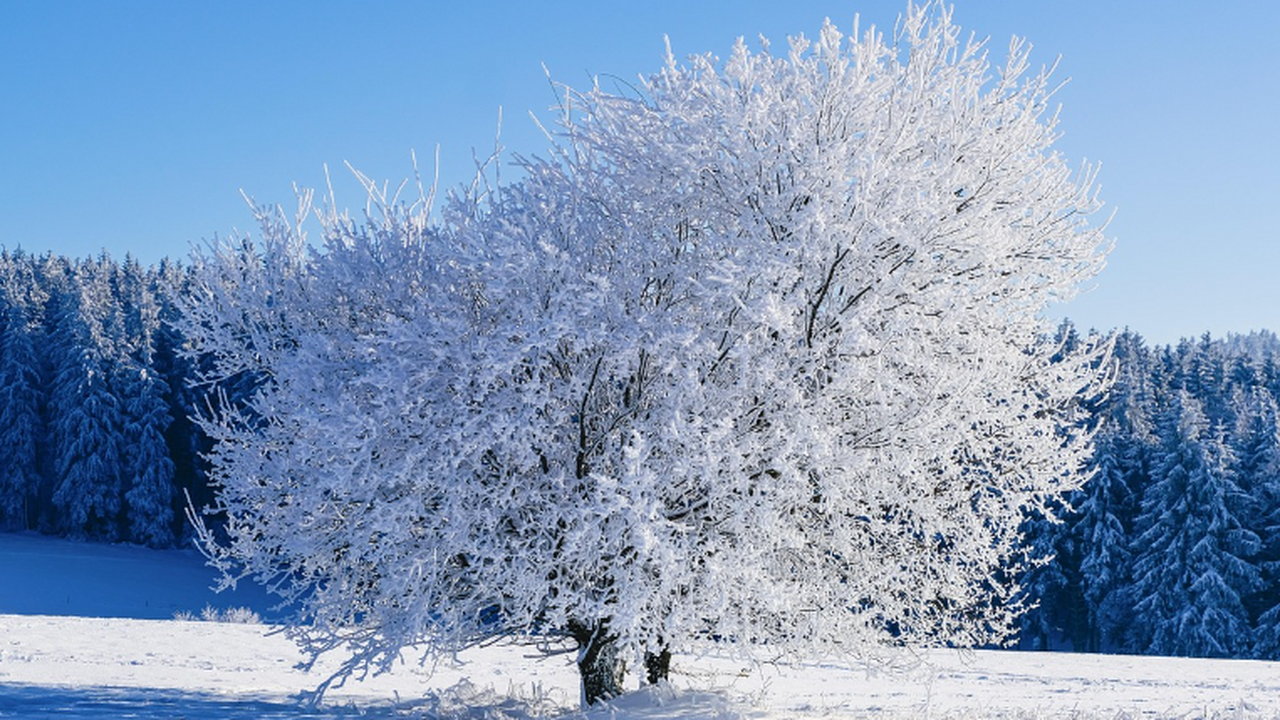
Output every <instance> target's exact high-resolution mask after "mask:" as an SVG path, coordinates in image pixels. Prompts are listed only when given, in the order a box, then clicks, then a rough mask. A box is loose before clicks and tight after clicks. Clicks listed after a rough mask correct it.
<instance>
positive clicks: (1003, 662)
mask: <svg viewBox="0 0 1280 720" xmlns="http://www.w3.org/2000/svg"><path fill="white" fill-rule="evenodd" d="M86 557H89V558H97V560H96V561H95V562H94V563H92V566H93V567H97V568H98V569H99V571H98V572H83V570H84V566H79V567H80V570H81V571H82V572H79V573H78V574H77V575H75V576H72V577H68V576H66V572H67V570H68V568H72V567H77V563H79V562H81V561H82V560H83V559H84V558H86ZM104 558H114V562H113V563H108V562H106V560H105V559H104ZM192 562H193V558H192V557H191V556H190V555H188V554H187V553H183V552H171V553H165V552H155V551H147V550H141V549H137V548H110V547H101V546H93V545H83V544H77V543H68V542H65V541H56V540H47V539H43V538H36V537H34V536H25V535H19V536H15V535H0V572H3V575H0V577H3V578H4V580H3V584H0V718H38V717H53V716H56V717H59V718H73V719H74V718H85V719H88V720H100V719H103V718H118V717H126V716H127V717H135V718H144V719H158V718H177V717H181V718H186V719H187V720H206V719H209V720H212V719H215V718H217V719H221V718H313V717H323V718H329V717H350V716H357V715H358V716H361V717H395V718H457V719H463V720H479V719H480V718H493V719H495V720H502V719H507V720H527V719H530V718H564V719H565V720H573V719H582V718H584V717H585V718H587V719H588V720H605V719H609V720H640V719H648V720H677V719H686V718H698V719H707V720H711V719H714V720H732V719H737V718H751V719H753V720H787V719H792V718H795V719H799V720H803V719H806V718H845V717H850V718H862V717H868V718H966V719H967V718H1078V719H1091V718H1100V719H1105V720H1112V719H1114V718H1134V719H1136V718H1201V717H1206V718H1280V664H1276V663H1266V662H1257V661H1210V660H1186V659H1172V658H1150V657H1125V656H1105V655H1069V654H1058V653H1022V652H998V651H982V652H976V653H969V654H964V655H962V654H960V653H956V652H950V651H944V652H934V653H932V654H930V655H928V658H927V659H928V661H929V662H928V664H926V665H925V666H922V667H920V668H918V669H916V670H914V671H911V672H910V673H907V674H905V675H901V676H895V675H889V674H868V673H867V672H865V671H860V670H854V669H849V668H844V667H840V666H836V665H810V666H791V667H788V666H773V665H758V666H747V665H743V664H741V663H736V662H732V661H729V660H724V659H717V658H692V657H678V658H676V660H675V663H674V666H673V673H672V674H673V677H672V683H671V686H670V687H664V688H660V689H649V690H645V691H639V692H636V693H633V694H630V695H627V696H625V697H623V698H621V699H619V700H617V701H616V702H614V703H612V704H611V705H610V706H608V707H602V708H597V709H594V710H593V711H591V712H590V713H586V714H585V715H584V713H582V712H581V711H580V710H579V709H578V708H577V698H578V690H577V677H576V673H575V671H574V668H573V666H572V660H571V659H572V655H571V654H564V655H559V656H551V657H541V656H539V655H538V654H537V653H536V652H535V651H534V650H533V649H532V648H527V647H514V646H494V647H488V648H482V649H477V650H474V651H470V652H468V653H465V654H464V655H462V657H461V658H460V660H461V663H460V664H458V665H452V664H450V665H441V666H440V667H437V668H435V669H434V673H433V672H430V668H424V667H419V666H418V665H417V664H416V663H414V662H412V661H409V662H406V663H405V664H404V665H403V666H401V667H399V668H397V669H396V670H394V671H393V672H391V673H389V674H386V675H382V676H377V677H370V678H366V679H364V680H362V681H352V682H349V683H348V684H347V685H346V686H344V687H340V688H337V689H334V690H332V691H331V692H330V694H329V695H328V696H327V698H326V702H325V706H324V707H322V708H319V709H313V708H307V707H305V706H304V705H302V704H301V703H300V701H299V697H300V696H301V694H302V693H305V692H306V691H307V690H309V689H311V688H313V687H314V686H315V685H317V684H318V683H319V682H320V681H321V680H322V679H323V678H324V674H323V668H320V669H317V670H316V671H313V672H311V673H305V672H303V671H301V670H299V669H298V668H297V667H296V664H297V663H298V662H299V661H300V660H301V659H302V656H301V655H300V654H299V653H298V651H297V650H296V649H295V648H294V646H293V645H292V644H291V643H290V642H289V641H288V640H287V639H286V638H284V637H282V636H281V635H279V634H273V632H272V629H273V628H272V626H269V625H233V624H221V623H210V622H186V621H175V620H164V619H137V618H129V617H81V616H76V615H55V614H54V613H61V612H64V610H65V609H66V608H68V607H69V608H72V609H73V610H75V611H77V612H81V613H85V614H97V615H105V614H107V613H105V612H102V609H103V608H102V607H99V606H98V603H97V600H101V601H103V602H106V601H107V600H110V604H111V605H112V607H113V608H117V609H118V608H120V607H123V606H124V603H123V601H121V600H120V598H121V597H123V590H124V589H125V588H122V587H120V586H122V585H128V586H129V587H130V588H131V590H132V592H133V594H134V595H135V596H137V597H147V598H150V600H148V601H146V602H144V603H143V604H142V605H141V607H142V608H143V611H142V612H141V613H140V614H151V615H155V614H156V613H154V612H152V611H153V609H154V608H159V607H161V606H165V607H167V606H169V605H172V604H173V603H175V602H177V601H178V600H179V596H180V595H181V594H182V593H184V592H186V591H185V590H182V588H183V586H184V582H183V581H182V580H181V578H182V577H183V576H184V575H186V573H188V572H190V570H191V565H192ZM197 564H198V562H197ZM205 572H206V573H208V575H207V576H206V577H211V576H212V575H211V573H209V571H205ZM73 590H74V591H75V592H72V595H71V599H70V600H68V596H67V593H68V592H69V591H73ZM113 597H114V598H115V599H111V598H113ZM15 599H17V601H20V602H19V604H17V605H15V604H14V603H15ZM190 599H191V600H194V601H197V602H199V603H201V605H199V606H196V607H193V608H191V610H194V611H198V610H199V609H200V607H202V606H203V602H205V600H204V599H201V598H199V597H195V596H192V597H191V598H190ZM40 602H44V603H46V607H45V608H44V610H43V612H44V613H45V614H28V613H32V612H33V611H34V608H33V606H34V604H38V603H40ZM222 606H224V607H229V606H234V603H232V604H226V603H224V604H223V605H222ZM263 609H265V608H263ZM159 614H160V616H161V617H163V613H159Z"/></svg>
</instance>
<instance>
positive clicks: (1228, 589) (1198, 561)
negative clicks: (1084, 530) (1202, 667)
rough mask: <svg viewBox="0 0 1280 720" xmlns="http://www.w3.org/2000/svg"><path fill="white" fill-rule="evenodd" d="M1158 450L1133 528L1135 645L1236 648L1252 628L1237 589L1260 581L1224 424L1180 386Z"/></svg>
mask: <svg viewBox="0 0 1280 720" xmlns="http://www.w3.org/2000/svg"><path fill="white" fill-rule="evenodd" d="M1160 430H1161V453H1162V457H1160V458H1159V459H1158V460H1157V461H1156V464H1155V468H1154V472H1153V478H1152V484H1151V486H1150V487H1149V488H1147V491H1146V493H1145V495H1144V496H1143V498H1142V513H1141V515H1140V516H1139V518H1138V533H1137V534H1136V536H1135V538H1134V549H1133V553H1134V566H1133V567H1134V584H1133V597H1134V600H1135V605H1134V612H1135V622H1134V625H1133V628H1132V630H1133V636H1132V638H1133V640H1132V642H1133V645H1134V646H1135V647H1136V649H1138V650H1139V651H1140V652H1144V653H1150V654H1157V655H1179V656H1193V657H1240V656H1242V655H1243V654H1245V653H1247V652H1248V649H1249V643H1250V640H1251V638H1252V632H1251V627H1250V622H1249V617H1248V613H1247V612H1246V610H1245V607H1244V603H1243V597H1244V596H1245V595H1247V594H1248V593H1250V592H1252V591H1253V590H1254V589H1255V587H1256V584H1257V582H1258V569H1257V567H1256V566H1254V565H1253V564H1252V563H1251V562H1250V561H1249V558H1250V557H1251V556H1252V555H1253V553H1254V552H1256V550H1257V545H1258V538H1257V536H1256V535H1254V534H1253V533H1252V532H1250V531H1249V530H1248V529H1247V528H1245V527H1243V526H1242V523H1241V521H1240V512H1241V510H1242V509H1243V505H1244V503H1245V502H1246V499H1245V498H1244V497H1243V495H1242V493H1241V492H1240V490H1239V487H1238V486H1237V485H1236V481H1235V477H1234V476H1233V474H1232V468H1233V459H1232V457H1231V450H1230V448H1229V447H1227V445H1226V444H1225V442H1224V437H1223V435H1224V433H1223V429H1222V428H1221V427H1220V426H1214V425H1212V424H1211V423H1210V421H1209V419H1208V418H1207V417H1205V414H1204V411H1203V410H1202V408H1201V405H1200V401H1199V400H1198V399H1197V398H1195V397H1193V396H1192V395H1191V394H1190V393H1188V392H1186V391H1185V390H1184V391H1179V392H1178V393H1177V395H1176V396H1175V397H1174V399H1173V402H1172V404H1171V405H1170V407H1169V409H1168V411H1167V413H1166V414H1165V417H1164V418H1163V419H1162V422H1161V428H1160Z"/></svg>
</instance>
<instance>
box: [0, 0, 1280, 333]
mask: <svg viewBox="0 0 1280 720" xmlns="http://www.w3.org/2000/svg"><path fill="white" fill-rule="evenodd" d="M903 7H905V0H903V2H898V1H897V0H893V1H890V0H852V1H840V2H828V1H824V0H788V1H786V2H777V1H774V2H755V1H753V0H736V1H735V2H701V3H699V2H693V1H692V0H683V1H681V2H674V1H668V0H649V1H647V2H634V3H620V2H604V1H603V0H596V1H595V2H567V1H557V0H544V1H542V2H509V3H501V2H485V1H484V0H471V1H469V2H452V3H436V2H413V3H410V2H376V1H373V2H356V1H354V0H351V1H347V2H333V1H328V0H312V1H311V2H301V1H287V0H278V1H273V2H245V1H241V0H227V1H223V2H155V1H150V0H121V1H119V2H100V1H89V0H82V1H71V0H43V1H41V2H32V1H28V0H0V218H2V221H0V245H4V246H6V247H8V248H10V249H13V248H16V247H22V248H23V249H25V250H27V251H30V252H36V253H40V252H45V251H52V252H55V253H59V254H65V255H72V256H85V255H91V254H97V253H98V252H100V251H101V250H103V249H105V250H107V251H108V252H110V253H111V254H112V255H113V256H115V257H123V256H124V255H125V254H126V253H132V254H134V255H135V256H137V257H138V258H139V259H141V260H142V261H143V262H154V261H155V260H158V259H159V258H160V257H162V256H165V255H168V256H176V257H182V256H185V255H186V254H187V252H188V250H189V248H190V246H191V244H192V243H197V242H200V241H201V240H202V239H206V238H210V237H212V236H213V235H215V234H220V235H226V234H228V233H230V232H232V231H233V230H235V229H237V228H239V229H241V230H248V229H252V228H251V225H252V219H251V217H250V215H249V212H248V210H247V209H246V207H245V204H244V202H243V200H242V199H241V197H240V191H241V189H243V190H244V191H245V192H246V193H248V194H250V195H252V196H254V197H255V198H257V199H258V200H260V201H268V202H278V203H282V204H286V205H287V204H290V203H292V198H293V192H292V186H293V184H294V183H299V184H301V185H304V186H321V185H323V183H324V166H325V165H326V164H327V165H328V166H329V167H330V169H331V171H332V173H333V175H334V177H335V179H336V182H335V187H336V189H337V192H338V194H339V197H338V200H339V202H340V204H346V205H350V206H352V207H359V206H360V205H362V203H363V198H362V196H361V195H360V194H359V192H358V190H357V188H356V187H355V186H354V184H353V183H351V182H350V181H349V180H347V179H346V170H345V169H344V168H343V163H344V162H350V163H352V164H353V165H354V166H356V167H357V168H359V169H361V170H362V171H363V172H365V173H366V174H367V175H370V176H371V177H374V178H376V179H380V180H389V181H391V182H392V183H393V184H394V183H396V182H398V181H399V180H400V179H402V178H404V177H405V176H406V175H408V174H409V173H410V172H411V171H412V168H411V165H410V159H409V153H410V151H411V150H416V152H417V154H418V157H419V159H420V165H422V166H423V168H424V170H425V171H427V172H428V173H429V172H430V165H431V157H432V156H433V154H434V152H435V148H436V146H437V145H439V147H440V158H441V163H440V178H441V184H442V185H445V186H448V185H453V184H456V183H459V182H462V181H464V180H466V179H468V178H469V176H470V172H471V168H472V165H471V157H472V148H478V151H479V152H480V153H481V154H485V153H487V152H488V149H489V148H491V147H492V144H493V140H494V132H495V129H496V127H497V118H498V108H499V107H502V108H503V114H504V120H503V125H502V139H503V144H504V145H505V146H506V147H507V149H508V150H509V151H518V152H522V153H525V154H534V153H537V152H539V151H540V150H541V149H542V148H543V147H544V146H545V142H544V140H543V139H542V138H541V137H540V135H539V133H538V131H537V130H536V128H535V126H534V124H533V122H532V121H531V120H530V119H529V116H528V114H529V112H530V111H533V112H536V113H539V114H540V115H541V116H542V117H547V116H548V113H547V111H546V108H547V107H548V106H550V105H551V104H552V103H553V101H554V96H553V93H552V90H551V87H550V85H549V84H548V82H547V79H546V76H545V75H544V73H543V69H542V68H543V65H544V64H545V66H546V67H547V68H548V69H549V70H550V72H551V73H552V75H553V77H554V78H555V79H556V80H558V81H562V82H566V83H568V84H570V85H574V86H578V87H584V86H586V85H587V84H589V82H590V78H591V77H592V76H593V75H598V76H601V77H605V78H607V77H611V76H616V77H618V78H621V79H622V80H626V81H631V80H633V79H634V78H636V77H637V76H638V75H640V74H647V73H650V72H652V71H655V70H657V69H658V68H659V67H660V65H661V62H662V54H663V37H664V35H666V36H669V37H670V39H671V42H672V45H673V48H674V49H675V51H676V54H677V55H687V54H691V53H705V52H711V53H716V54H724V53H726V52H727V51H728V49H729V48H730V46H731V45H732V43H733V41H734V39H735V38H736V37H738V36H746V37H747V38H748V39H753V38H755V37H756V36H757V35H759V34H764V35H766V36H768V37H770V38H772V39H774V40H775V41H779V42H780V41H781V40H782V39H783V38H784V37H786V36H787V35H792V34H796V33H799V32H804V33H807V34H811V35H812V34H814V33H815V32H816V30H817V29H818V28H819V27H820V25H821V23H822V20H823V18H824V17H830V18H832V19H833V20H834V21H835V22H836V23H837V24H839V25H840V26H842V27H844V28H848V27H850V26H851V24H852V19H853V17H854V15H855V13H857V14H860V15H861V17H862V23H863V24H864V26H865V25H866V24H869V23H875V24H877V25H880V26H882V27H887V26H890V25H891V24H892V23H893V21H894V19H895V18H896V17H897V15H898V13H899V12H900V11H901V10H902V8H903ZM955 20H956V22H957V23H958V24H960V25H961V26H963V27H964V28H965V29H966V30H971V31H973V32H975V33H977V34H978V35H979V36H989V37H990V38H991V43H992V45H991V47H992V50H993V51H994V52H995V54H996V55H997V56H999V57H1002V56H1003V54H1004V49H1005V48H1006V47H1007V42H1008V39H1009V37H1010V36H1012V35H1015V34H1017V35H1021V36H1024V37H1027V38H1028V39H1030V40H1031V42H1032V43H1034V45H1035V51H1034V54H1033V59H1034V60H1036V61H1038V62H1041V63H1051V62H1053V61H1054V60H1055V59H1056V58H1058V57H1059V56H1061V58H1062V60H1061V65H1060V67H1059V76H1060V77H1062V78H1064V79H1065V78H1070V80H1071V81H1070V83H1069V84H1068V85H1067V86H1066V87H1065V88H1064V89H1063V90H1062V91H1061V93H1060V95H1059V99H1060V101H1061V102H1062V105H1063V111H1062V125H1061V129H1062V131H1063V132H1064V133H1065V135H1064V137H1063V139H1062V140H1061V142H1060V144H1059V149H1060V150H1061V151H1062V152H1063V153H1064V154H1065V155H1066V156H1067V157H1068V158H1070V159H1071V160H1072V161H1074V162H1079V161H1080V160H1083V159H1088V160H1090V161H1101V162H1102V165H1103V167H1102V174H1101V183H1102V197H1103V199H1104V200H1105V201H1106V202H1107V203H1108V205H1109V206H1110V207H1112V208H1114V209H1115V210H1116V212H1117V215H1116V218H1115V221H1114V222H1113V224H1112V226H1111V234H1112V235H1113V236H1114V237H1115V238H1116V239H1117V246H1116V249H1115V251H1114V252H1113V254H1112V256H1111V260H1110V264H1109V267H1108V268H1107V269H1106V270H1105V271H1104V272H1103V274H1102V275H1100V276H1099V277H1098V278H1097V280H1096V287H1095V288H1094V289H1093V290H1091V291H1090V292H1088V293H1086V294H1085V295H1082V296H1081V297H1080V298H1078V299H1077V300H1075V301H1073V302H1072V303H1071V304H1070V305H1068V306H1066V307H1064V308H1060V309H1058V310H1056V311H1055V314H1059V315H1067V316H1070V317H1072V318H1073V319H1074V320H1075V321H1076V322H1077V324H1079V325H1082V326H1086V327H1089V326H1093V327H1098V328H1112V327H1121V326H1129V327H1131V328H1133V329H1135V330H1137V331H1139V332H1141V333H1142V334H1143V335H1144V336H1146V337H1147V338H1148V339H1149V340H1151V341H1153V342H1158V343H1165V342H1173V341H1176V340H1177V339H1178V338H1179V337H1184V336H1194V335H1199V334H1200V333H1203V332H1206V331H1208V332H1212V333H1213V334H1214V335H1221V334H1224V333H1227V332H1245V331H1249V330H1253V329H1261V328H1267V329H1272V330H1278V331H1280V279H1278V277H1277V275H1280V229H1278V228H1280V222H1277V220H1276V219H1275V215H1274V210H1275V208H1276V207H1277V206H1278V205H1280V137H1278V133H1280V123H1278V122H1277V118H1280V51H1278V50H1277V45H1278V43H1277V42H1276V40H1275V33H1276V28H1278V27H1280V3H1277V2H1274V0H1219V1H1218V2H1215V3H1203V2H1201V3H1189V2H1178V1H1172V2H1162V3H1146V2H1143V3H1139V2H1123V3H1121V2H1116V1H1115V0H1018V1H1016V2H1015V1H1014V0H1003V1H999V2H997V1H995V0H968V1H965V0H957V2H956V10H955Z"/></svg>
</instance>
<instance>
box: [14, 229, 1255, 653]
mask: <svg viewBox="0 0 1280 720" xmlns="http://www.w3.org/2000/svg"><path fill="white" fill-rule="evenodd" d="M188 280H189V278H188V274H187V271H186V270H185V269H184V268H183V267H182V266H181V265H179V264H177V263H173V262H169V261H162V262H160V263H159V264H158V265H155V266H150V267H143V266H142V265H140V264H139V263H138V262H137V261H136V260H134V259H132V258H125V259H124V260H123V261H117V260H114V259H112V258H110V257H109V256H106V255H103V256H100V257H98V258H95V259H87V260H72V259H67V258H63V257H58V256H53V255H43V256H33V255H29V254H25V253H23V252H21V251H3V252H0V529H4V530H10V531H20V530H34V531H39V532H42V533H46V534H50V535H57V536H62V537H69V538H75V539H81V540H89V541H101V542H127V543H134V544H139V545H147V546H151V547H174V546H178V545H182V544H185V543H186V542H187V541H188V540H189V539H190V530H189V528H188V524H187V521H186V516H185V512H186V508H187V507H188V505H189V503H190V504H191V505H193V506H196V507H204V506H207V505H209V504H210V503H211V502H212V500H213V494H214V489H212V488H210V487H209V485H208V482H207V481H206V479H205V474H204V471H203V469H202V460H201V454H202V452H203V451H205V450H207V449H208V440H207V439H206V438H204V436H203V435H202V433H201V432H200V430H199V428H198V427H196V426H195V425H194V424H193V423H192V422H191V421H190V419H189V418H190V416H191V415H192V413H193V411H194V410H195V409H196V408H197V407H198V403H199V402H201V400H200V398H201V397H203V396H204V395H205V394H206V392H207V388H199V387H194V386H193V378H194V377H195V372H194V369H195V367H196V363H199V362H201V358H199V357H197V356H194V355H193V354H191V353H189V352H187V353H184V352H183V349H184V345H185V339H184V338H183V337H182V336H181V335H180V334H179V333H178V331H177V330H175V328H174V325H173V324H172V321H173V320H174V319H175V318H176V317H177V314H178V313H179V312H180V307H181V306H182V302H181V301H182V299H183V297H184V293H186V292H188V290H187V288H188ZM1061 332H1062V333H1063V339H1064V342H1067V343H1073V342H1083V340H1081V339H1079V338H1078V337H1077V335H1076V332H1075V330H1074V329H1073V328H1072V327H1070V325H1069V324H1064V326H1063V327H1062V329H1061ZM1113 340H1114V354H1113V368H1112V373H1113V375H1114V379H1113V383H1112V386H1111V389H1110V392H1109V393H1108V394H1107V395H1106V396H1104V397H1102V398H1099V399H1096V400H1088V401H1087V402H1089V403H1090V409H1091V414H1090V416H1091V423H1090V425H1091V426H1090V427H1089V428H1086V430H1087V431H1090V432H1093V433H1094V443H1095V452H1094V455H1093V458H1092V468H1091V470H1092V479H1091V480H1090V481H1089V482H1088V483H1087V484H1086V485H1085V486H1084V487H1083V488H1082V489H1081V490H1079V491H1077V492H1075V493H1073V494H1072V495H1071V496H1069V497H1068V498H1067V504H1066V506H1064V507H1063V508H1062V509H1061V510H1060V512H1058V513H1057V514H1056V517H1034V518H1030V519H1028V521H1027V523H1026V534H1027V539H1028V542H1029V543H1030V544H1031V545H1032V546H1033V547H1034V549H1035V552H1036V554H1037V555H1039V556H1043V557H1051V559H1050V560H1048V561H1047V562H1044V563H1042V564H1038V565H1036V566H1035V567H1033V568H1032V569H1031V570H1029V571H1028V572H1027V573H1026V575H1025V576H1024V577H1023V578H1022V579H1021V581H1022V585H1023V600H1024V601H1025V602H1026V603H1027V604H1028V605H1029V606H1030V610H1029V611H1028V612H1027V613H1026V614H1025V615H1024V616H1023V620H1022V633H1021V639H1020V643H1021V646H1022V647H1023V648H1025V649H1054V650H1074V651H1081V652H1128V653H1137V654H1153V655H1179V656H1195V657H1241V658H1242V657H1257V658H1266V659H1280V532H1278V530H1280V428H1278V427H1277V414H1280V411H1278V410H1277V399H1276V398H1277V396H1280V339H1278V338H1277V337H1276V336H1275V335H1274V334H1272V333H1269V332H1263V333H1255V334H1251V335H1247V336H1230V337H1226V338H1211V337H1210V336H1208V335H1205V336H1203V337H1200V338H1197V339H1185V340H1183V341H1181V342H1179V343H1178V344H1176V345H1170V346H1148V345H1147V344H1146V343H1145V342H1144V340H1143V339H1142V337H1141V336H1140V335H1138V334H1137V333H1135V332H1132V331H1129V330H1125V331H1121V332H1117V333H1116V334H1115V336H1114V338H1113ZM223 390H224V391H226V392H228V393H230V394H231V395H232V396H234V394H235V392H237V389H236V388H223Z"/></svg>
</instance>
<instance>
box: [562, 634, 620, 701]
mask: <svg viewBox="0 0 1280 720" xmlns="http://www.w3.org/2000/svg"><path fill="white" fill-rule="evenodd" d="M569 633H570V634H571V635H572V636H573V639H574V640H577V641H578V673H579V674H580V675H581V676H582V704H583V706H584V707H585V706H587V705H594V704H596V703H598V702H600V701H601V700H608V699H610V698H615V697H618V696H619V695H621V694H622V683H623V680H624V679H625V676H626V672H627V666H626V663H624V662H623V661H622V658H621V657H620V656H619V655H618V646H617V645H616V644H615V643H614V636H613V635H612V634H611V633H610V632H609V625H608V623H600V624H596V625H583V624H581V623H578V622H570V623H569Z"/></svg>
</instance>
